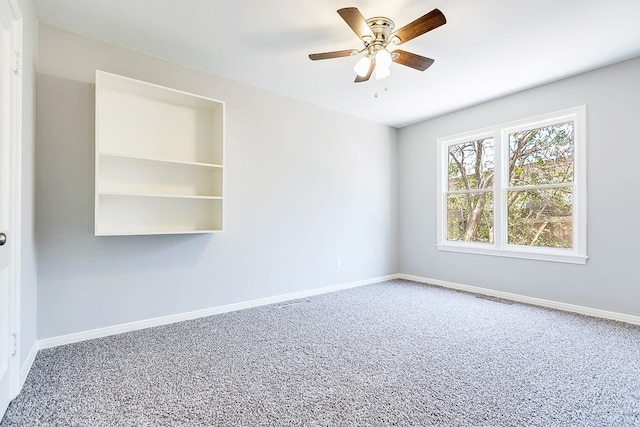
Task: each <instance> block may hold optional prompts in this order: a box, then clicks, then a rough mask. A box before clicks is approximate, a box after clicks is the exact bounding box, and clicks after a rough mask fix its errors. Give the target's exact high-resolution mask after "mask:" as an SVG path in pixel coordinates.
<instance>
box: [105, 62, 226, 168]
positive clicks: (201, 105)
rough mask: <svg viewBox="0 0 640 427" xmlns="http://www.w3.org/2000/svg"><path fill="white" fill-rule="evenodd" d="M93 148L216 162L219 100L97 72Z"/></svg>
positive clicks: (219, 147)
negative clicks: (94, 143) (95, 144)
mask: <svg viewBox="0 0 640 427" xmlns="http://www.w3.org/2000/svg"><path fill="white" fill-rule="evenodd" d="M96 84H97V85H98V87H99V90H98V91H97V93H96V135H99V138H98V141H97V144H98V150H99V152H114V153H121V154H125V155H131V156H141V157H155V158H160V159H171V160H176V161H184V162H196V163H212V164H222V163H223V162H222V160H223V138H224V135H223V133H224V132H223V115H224V104H223V103H221V102H220V101H216V100H212V99H207V98H204V97H199V96H197V95H192V94H187V93H184V92H180V91H177V90H174V89H169V88H163V87H161V86H157V85H154V84H151V83H147V82H141V81H138V80H134V79H129V78H127V77H122V76H117V75H113V74H110V73H105V72H102V71H99V72H97V75H96Z"/></svg>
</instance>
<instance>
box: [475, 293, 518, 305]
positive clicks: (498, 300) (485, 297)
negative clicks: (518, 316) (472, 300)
mask: <svg viewBox="0 0 640 427" xmlns="http://www.w3.org/2000/svg"><path fill="white" fill-rule="evenodd" d="M475 297H476V298H479V299H485V300H487V301H493V302H499V303H502V304H515V301H510V300H508V299H504V298H498V297H492V296H490V295H475Z"/></svg>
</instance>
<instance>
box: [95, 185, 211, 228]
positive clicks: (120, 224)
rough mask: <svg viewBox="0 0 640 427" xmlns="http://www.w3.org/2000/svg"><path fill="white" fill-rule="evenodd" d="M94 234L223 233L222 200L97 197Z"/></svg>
mask: <svg viewBox="0 0 640 427" xmlns="http://www.w3.org/2000/svg"><path fill="white" fill-rule="evenodd" d="M98 207H99V209H100V211H101V215H100V217H99V218H98V217H97V218H96V224H95V234H96V235H98V236H107V235H111V236H113V235H135V234H182V233H209V232H213V231H222V227H223V224H222V200H221V199H209V198H189V197H149V196H137V195H121V194H100V195H98Z"/></svg>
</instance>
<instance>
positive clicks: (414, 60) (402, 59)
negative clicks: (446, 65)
mask: <svg viewBox="0 0 640 427" xmlns="http://www.w3.org/2000/svg"><path fill="white" fill-rule="evenodd" d="M396 53H397V54H398V57H397V58H395V59H394V60H393V62H397V63H398V64H402V65H406V66H407V67H411V68H415V69H416V70H420V71H424V70H426V69H427V68H429V67H430V66H431V64H433V62H434V60H433V59H431V58H427V57H424V56H420V55H416V54H415V53H411V52H407V51H405V50H394V51H393V55H395V54H396Z"/></svg>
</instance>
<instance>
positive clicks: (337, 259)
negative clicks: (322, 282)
mask: <svg viewBox="0 0 640 427" xmlns="http://www.w3.org/2000/svg"><path fill="white" fill-rule="evenodd" d="M336 268H342V259H341V258H336Z"/></svg>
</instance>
